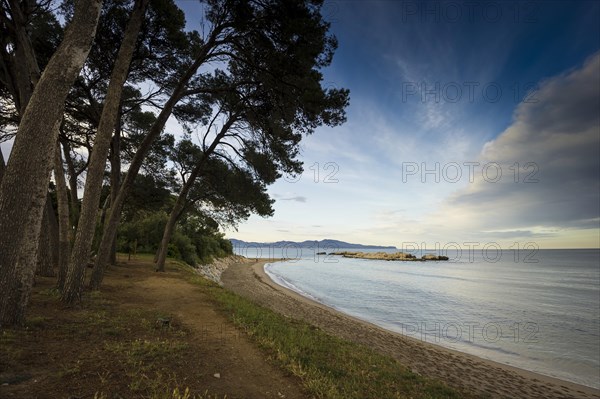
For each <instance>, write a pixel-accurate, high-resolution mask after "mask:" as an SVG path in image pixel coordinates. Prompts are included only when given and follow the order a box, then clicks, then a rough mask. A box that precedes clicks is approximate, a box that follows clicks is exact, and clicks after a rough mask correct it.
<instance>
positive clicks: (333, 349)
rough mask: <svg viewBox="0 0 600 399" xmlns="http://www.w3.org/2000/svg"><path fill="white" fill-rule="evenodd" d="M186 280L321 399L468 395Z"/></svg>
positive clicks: (205, 282) (303, 324) (213, 287)
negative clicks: (205, 294) (207, 296)
mask: <svg viewBox="0 0 600 399" xmlns="http://www.w3.org/2000/svg"><path fill="white" fill-rule="evenodd" d="M181 268H182V269H183V270H187V271H190V269H189V268H188V267H181ZM188 280H189V281H190V282H191V283H193V284H196V285H198V286H200V287H202V289H203V290H205V291H206V292H207V293H208V294H209V295H210V297H211V298H212V299H213V300H214V301H215V302H216V303H217V304H218V306H219V307H220V309H221V310H222V311H224V312H225V313H226V314H227V315H228V317H229V318H230V319H231V320H232V321H233V323H234V324H235V325H236V326H238V327H239V328H240V329H242V330H243V331H245V332H246V333H247V334H248V335H249V336H250V337H251V338H252V339H253V340H254V341H255V342H256V343H258V345H259V346H260V347H261V348H262V349H263V350H265V351H266V352H267V354H268V355H269V356H270V357H271V358H272V359H273V361H274V362H275V363H277V364H278V365H279V366H280V367H283V368H284V369H286V370H288V371H289V372H291V373H292V374H294V375H296V376H298V377H300V378H301V379H302V381H303V384H304V386H305V387H306V389H307V390H308V392H310V393H311V394H313V395H314V396H315V397H317V398H331V399H338V398H339V399H350V398H357V399H358V398H360V399H363V398H415V399H416V398H449V399H451V398H465V397H469V395H468V394H466V393H465V392H458V391H456V390H454V389H451V388H449V387H448V386H446V385H444V384H443V383H441V382H438V381H435V380H431V379H428V378H425V377H421V376H419V375H417V374H415V373H413V372H411V371H410V370H408V369H407V368H406V367H404V366H402V365H401V364H400V363H398V362H397V361H396V360H394V359H392V358H390V357H386V356H382V355H380V354H379V353H376V352H374V351H373V350H371V349H369V348H367V347H365V346H363V345H358V344H354V343H351V342H349V341H345V340H342V339H340V338H337V337H334V336H332V335H330V334H327V333H325V332H324V331H322V330H321V329H319V328H316V327H314V326H312V325H310V324H308V323H306V322H302V321H298V320H294V319H290V318H287V317H285V316H282V315H280V314H278V313H275V312H273V311H271V310H269V309H267V308H265V307H262V306H260V305H257V304H255V303H253V302H251V301H249V300H247V299H245V298H243V297H241V296H239V295H236V294H234V293H232V292H230V291H227V290H225V289H223V288H221V287H220V286H218V285H216V284H214V283H212V282H209V281H208V280H206V279H204V278H202V277H199V276H197V275H189V277H188Z"/></svg>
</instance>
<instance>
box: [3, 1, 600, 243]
mask: <svg viewBox="0 0 600 399" xmlns="http://www.w3.org/2000/svg"><path fill="white" fill-rule="evenodd" d="M177 4H178V5H179V6H180V7H181V8H182V9H183V10H184V11H185V13H186V18H187V22H188V27H189V28H190V29H200V21H201V19H202V11H203V7H202V5H201V4H200V2H198V1H195V0H184V1H177ZM322 14H323V15H324V17H325V18H326V19H327V20H328V21H330V22H331V31H332V33H333V34H335V35H336V37H337V38H338V41H339V48H338V50H337V52H336V54H335V57H334V60H333V63H332V65H331V66H330V67H329V68H327V69H326V70H325V71H324V76H325V79H324V82H323V85H324V86H326V87H344V88H349V89H350V92H351V93H350V95H351V104H350V107H349V108H348V109H347V114H348V121H347V123H346V124H344V125H343V126H340V127H336V128H319V129H317V131H316V132H315V133H314V134H313V135H312V136H310V137H307V138H306V139H305V140H303V142H302V151H301V157H302V160H303V161H304V164H305V172H304V174H303V175H302V176H300V177H299V179H280V180H279V181H278V182H276V183H275V184H273V185H272V186H271V187H270V188H269V193H270V194H271V196H272V197H273V198H275V199H276V204H275V215H274V216H273V217H271V218H266V219H265V218H261V217H256V216H252V217H251V218H250V219H249V220H248V221H247V222H245V223H242V224H240V225H239V226H238V229H237V231H236V230H227V231H226V234H227V236H228V237H232V238H238V239H243V240H247V241H264V242H268V241H277V240H284V239H285V240H305V239H324V238H333V239H340V240H345V241H349V242H356V243H368V244H382V245H395V246H397V247H399V248H402V247H404V246H405V245H404V244H405V243H417V244H418V245H419V246H420V247H423V246H425V247H428V248H434V247H435V246H436V245H437V246H440V247H444V245H448V244H452V243H458V244H459V245H460V246H461V247H463V246H464V243H469V242H476V243H480V246H483V245H485V244H486V243H492V244H493V243H498V244H499V245H501V246H502V247H513V248H514V246H515V243H518V244H517V245H519V246H520V247H523V246H524V245H528V243H533V244H534V245H537V246H539V247H540V248H576V247H588V248H589V247H600V218H599V216H600V205H598V204H599V202H600V183H599V181H600V175H599V170H600V116H599V112H598V109H600V76H599V75H600V23H599V21H600V3H598V2H596V1H514V2H513V1H484V2H474V1H465V2H461V1H448V2H438V1H435V2H421V1H403V0H397V1H393V0H386V1H377V0H368V1H351V0H342V1H338V0H333V1H327V2H326V3H325V5H324V7H323V10H322ZM181 130H182V129H181V127H180V126H179V125H178V124H177V122H176V121H175V120H174V118H172V119H171V120H170V121H169V123H168V125H167V131H169V132H170V133H174V134H175V135H176V136H180V135H181ZM10 144H11V143H5V144H4V145H2V151H3V152H4V155H5V159H7V158H8V153H9V151H10ZM498 172H501V176H500V175H498Z"/></svg>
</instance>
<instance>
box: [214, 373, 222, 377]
mask: <svg viewBox="0 0 600 399" xmlns="http://www.w3.org/2000/svg"><path fill="white" fill-rule="evenodd" d="M213 377H215V378H221V373H214V374H213Z"/></svg>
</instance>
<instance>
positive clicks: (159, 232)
mask: <svg viewBox="0 0 600 399" xmlns="http://www.w3.org/2000/svg"><path fill="white" fill-rule="evenodd" d="M173 201H174V198H173V196H172V194H171V193H170V192H169V191H168V190H167V189H166V188H165V187H164V182H161V181H157V180H155V179H154V178H152V177H150V176H146V175H139V176H138V178H137V179H136V181H135V184H134V188H133V190H132V194H131V195H130V197H129V198H128V199H127V202H126V206H125V208H124V210H123V216H124V217H123V219H124V221H123V223H121V224H120V226H119V231H118V235H117V249H118V250H119V251H121V252H125V253H133V252H135V253H152V254H154V253H156V251H157V250H158V248H159V245H160V242H161V240H162V237H163V231H164V229H165V225H166V224H167V220H168V215H167V213H166V211H167V210H169V209H170V207H171V206H172V203H173ZM232 253H233V247H232V245H231V243H230V242H229V240H226V239H225V238H224V236H223V234H222V233H220V232H219V225H218V224H217V223H216V222H215V221H214V220H213V219H212V218H210V217H208V216H207V215H205V214H203V213H201V212H199V211H198V210H197V209H192V210H191V211H190V212H189V213H188V214H186V216H185V217H183V218H182V219H181V220H180V222H179V224H178V226H177V228H176V230H175V233H174V234H173V237H172V238H171V241H170V244H169V247H168V252H167V254H168V256H170V257H173V258H175V259H179V260H182V261H184V262H186V263H187V264H189V265H192V266H195V265H197V264H198V263H199V262H200V263H207V262H210V261H211V260H212V259H213V258H220V257H224V256H227V255H231V254H232Z"/></svg>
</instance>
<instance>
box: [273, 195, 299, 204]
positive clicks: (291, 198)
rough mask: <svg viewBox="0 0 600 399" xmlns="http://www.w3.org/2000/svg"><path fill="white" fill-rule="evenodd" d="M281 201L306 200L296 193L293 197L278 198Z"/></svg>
mask: <svg viewBox="0 0 600 399" xmlns="http://www.w3.org/2000/svg"><path fill="white" fill-rule="evenodd" d="M278 199H279V200H281V201H296V202H306V197H304V196H302V195H297V196H295V197H287V198H278Z"/></svg>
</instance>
